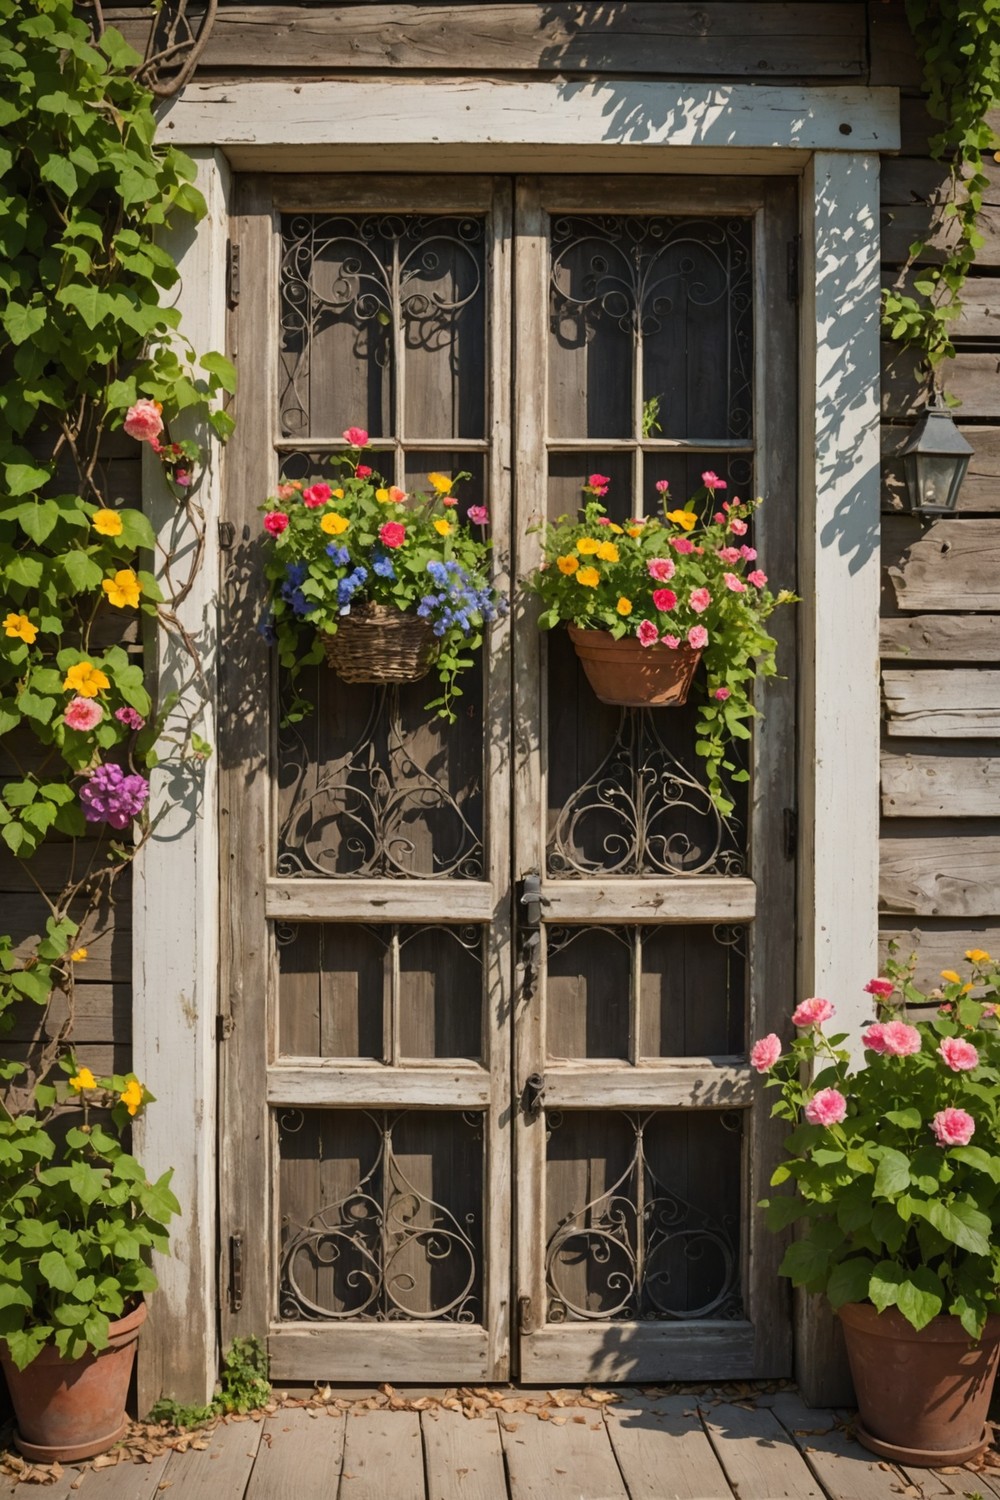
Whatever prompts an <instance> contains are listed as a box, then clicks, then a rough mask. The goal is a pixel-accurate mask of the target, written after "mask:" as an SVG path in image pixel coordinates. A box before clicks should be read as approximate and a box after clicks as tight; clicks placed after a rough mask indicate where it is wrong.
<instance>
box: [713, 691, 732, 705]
mask: <svg viewBox="0 0 1000 1500" xmlns="http://www.w3.org/2000/svg"><path fill="white" fill-rule="evenodd" d="M712 697H713V698H718V700H719V702H720V703H725V701H726V699H727V698H728V697H729V689H728V688H716V690H715V692H714V693H713V694H712Z"/></svg>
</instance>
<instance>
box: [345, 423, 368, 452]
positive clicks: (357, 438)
mask: <svg viewBox="0 0 1000 1500" xmlns="http://www.w3.org/2000/svg"><path fill="white" fill-rule="evenodd" d="M343 438H344V442H345V443H348V444H349V445H350V446H351V447H352V448H367V447H368V434H367V432H366V431H365V429H364V428H363V427H345V429H344V432H343Z"/></svg>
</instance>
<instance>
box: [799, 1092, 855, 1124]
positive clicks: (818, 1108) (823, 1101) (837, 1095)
mask: <svg viewBox="0 0 1000 1500" xmlns="http://www.w3.org/2000/svg"><path fill="white" fill-rule="evenodd" d="M846 1116H847V1100H846V1099H845V1098H844V1096H843V1094H842V1093H841V1092H840V1090H839V1089H820V1091H819V1093H818V1094H814V1095H813V1097H812V1098H811V1099H810V1100H809V1103H808V1104H807V1105H806V1107H805V1117H806V1119H807V1120H808V1121H809V1124H810V1125H839V1124H840V1122H841V1120H843V1119H845V1118H846Z"/></svg>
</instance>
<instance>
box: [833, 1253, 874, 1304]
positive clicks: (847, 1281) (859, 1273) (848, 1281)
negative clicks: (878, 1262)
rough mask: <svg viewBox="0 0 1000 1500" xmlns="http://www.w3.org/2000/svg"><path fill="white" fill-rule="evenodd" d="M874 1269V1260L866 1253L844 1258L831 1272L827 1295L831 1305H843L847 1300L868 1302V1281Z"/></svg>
mask: <svg viewBox="0 0 1000 1500" xmlns="http://www.w3.org/2000/svg"><path fill="white" fill-rule="evenodd" d="M873 1270H874V1265H873V1263H872V1261H870V1260H869V1259H868V1257H867V1256H865V1255H853V1256H852V1257H851V1259H850V1260H842V1261H841V1262H840V1264H839V1265H836V1266H834V1268H833V1270H832V1271H831V1272H830V1280H829V1281H828V1282H827V1287H826V1295H827V1297H828V1298H829V1300H830V1306H831V1307H843V1305H844V1303H845V1302H867V1300H868V1283H869V1281H870V1280H871V1274H872V1271H873Z"/></svg>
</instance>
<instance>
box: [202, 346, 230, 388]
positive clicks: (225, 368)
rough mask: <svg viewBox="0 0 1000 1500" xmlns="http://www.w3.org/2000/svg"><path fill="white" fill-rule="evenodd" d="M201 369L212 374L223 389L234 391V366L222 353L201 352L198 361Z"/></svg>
mask: <svg viewBox="0 0 1000 1500" xmlns="http://www.w3.org/2000/svg"><path fill="white" fill-rule="evenodd" d="M199 363H200V365H201V367H202V369H203V370H207V371H208V373H209V374H210V375H214V376H215V378H216V380H217V381H218V382H219V384H220V385H221V387H222V389H223V390H224V391H228V392H229V394H230V395H234V394H235V392H236V368H235V366H234V365H233V363H232V362H231V361H230V360H228V359H226V357H225V355H223V354H215V353H212V354H203V355H202V357H201V359H200V361H199Z"/></svg>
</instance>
